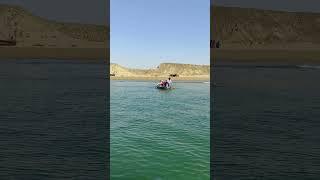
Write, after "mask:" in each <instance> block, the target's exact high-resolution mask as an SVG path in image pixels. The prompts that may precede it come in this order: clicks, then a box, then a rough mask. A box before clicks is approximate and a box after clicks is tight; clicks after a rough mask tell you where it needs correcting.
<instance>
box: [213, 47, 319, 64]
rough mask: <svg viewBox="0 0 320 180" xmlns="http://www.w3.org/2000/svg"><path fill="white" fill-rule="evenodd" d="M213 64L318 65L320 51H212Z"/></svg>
mask: <svg viewBox="0 0 320 180" xmlns="http://www.w3.org/2000/svg"><path fill="white" fill-rule="evenodd" d="M211 62H213V63H214V64H215V65H220V64H221V65H224V64H232V65H236V64H241V65H243V64H257V65H262V64H265V65H303V64H308V65H312V64H315V65H318V64H320V49H319V50H316V49H211Z"/></svg>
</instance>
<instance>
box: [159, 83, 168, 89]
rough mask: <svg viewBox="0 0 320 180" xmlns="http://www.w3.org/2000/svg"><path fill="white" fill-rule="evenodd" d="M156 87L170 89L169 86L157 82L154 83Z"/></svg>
mask: <svg viewBox="0 0 320 180" xmlns="http://www.w3.org/2000/svg"><path fill="white" fill-rule="evenodd" d="M156 88H157V89H163V90H168V89H171V87H167V86H165V85H162V84H160V83H158V84H157V85H156Z"/></svg>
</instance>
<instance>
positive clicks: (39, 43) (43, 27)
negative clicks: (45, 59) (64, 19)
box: [0, 5, 109, 48]
mask: <svg viewBox="0 0 320 180" xmlns="http://www.w3.org/2000/svg"><path fill="white" fill-rule="evenodd" d="M0 29H1V32H0V40H6V41H7V40H9V41H16V43H17V44H16V46H18V47H58V48H68V47H73V48H76V47H84V48H105V47H106V46H107V44H108V43H107V41H108V40H109V35H108V34H109V28H107V27H105V26H100V25H86V24H72V23H59V22H55V21H49V20H46V19H43V18H41V17H37V16H34V15H32V14H31V13H30V12H28V11H27V10H25V9H23V8H21V7H18V6H11V5H10V6H9V5H0Z"/></svg>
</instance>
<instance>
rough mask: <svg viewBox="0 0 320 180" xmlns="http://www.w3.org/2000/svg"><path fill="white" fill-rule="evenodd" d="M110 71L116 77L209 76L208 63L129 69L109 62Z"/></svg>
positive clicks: (167, 64)
mask: <svg viewBox="0 0 320 180" xmlns="http://www.w3.org/2000/svg"><path fill="white" fill-rule="evenodd" d="M110 73H111V74H114V75H115V76H117V77H167V76H169V75H170V74H177V75H178V76H180V77H189V76H190V77H192V76H195V77H196V76H209V75H210V66H209V65H192V64H177V63H162V64H160V65H159V67H158V68H156V69H147V70H142V69H130V68H126V67H123V66H120V65H118V64H111V66H110Z"/></svg>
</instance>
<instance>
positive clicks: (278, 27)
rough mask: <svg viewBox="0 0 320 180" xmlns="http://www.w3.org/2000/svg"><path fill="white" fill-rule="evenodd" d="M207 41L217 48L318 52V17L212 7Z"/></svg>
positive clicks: (319, 24)
mask: <svg viewBox="0 0 320 180" xmlns="http://www.w3.org/2000/svg"><path fill="white" fill-rule="evenodd" d="M211 39H212V40H220V41H221V45H222V46H221V48H259V47H262V48H263V47H270V48H273V47H275V48H278V47H283V48H288V47H287V46H290V47H299V48H301V47H304V48H314V47H315V48H318V47H320V13H303V12H280V11H271V10H259V9H250V8H237V7H221V6H212V7H211Z"/></svg>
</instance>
